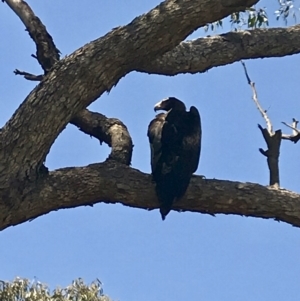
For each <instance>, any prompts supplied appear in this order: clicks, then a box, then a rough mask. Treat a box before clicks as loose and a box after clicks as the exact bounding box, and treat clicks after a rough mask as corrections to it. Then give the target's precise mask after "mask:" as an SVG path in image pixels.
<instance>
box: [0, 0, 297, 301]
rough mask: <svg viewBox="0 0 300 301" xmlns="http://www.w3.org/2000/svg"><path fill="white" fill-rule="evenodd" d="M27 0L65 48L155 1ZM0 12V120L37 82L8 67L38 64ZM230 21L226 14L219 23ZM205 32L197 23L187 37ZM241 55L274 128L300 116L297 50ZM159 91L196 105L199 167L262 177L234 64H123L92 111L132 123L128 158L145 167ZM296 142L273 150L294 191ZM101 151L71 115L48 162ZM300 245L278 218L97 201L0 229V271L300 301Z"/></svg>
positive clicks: (125, 295) (84, 159)
mask: <svg viewBox="0 0 300 301" xmlns="http://www.w3.org/2000/svg"><path fill="white" fill-rule="evenodd" d="M28 2H29V4H30V5H31V6H32V8H33V9H34V11H35V12H36V14H37V15H38V16H39V17H40V18H41V19H42V20H43V22H44V24H46V26H47V29H48V30H49V32H50V33H51V35H52V36H53V38H54V41H55V43H56V45H57V47H58V48H59V49H60V50H61V52H62V55H63V56H64V55H67V54H70V53H71V52H73V51H74V50H76V49H77V48H78V47H80V46H82V45H83V44H85V43H88V42H90V41H91V40H94V39H96V38H98V37H100V36H102V35H103V34H105V33H106V32H108V31H109V30H111V29H112V28H113V27H116V26H119V25H123V24H127V23H128V22H130V21H131V20H132V19H133V18H134V17H136V16H137V15H139V14H142V13H144V12H146V11H148V10H149V9H151V8H152V7H154V6H155V5H156V4H158V3H159V2H158V1H156V0H148V1H138V0H135V1H133V0H131V1H98V0H90V1H88V2H84V1H70V0H66V1H56V2H55V4H54V3H53V1H33V0H32V1H28ZM276 5H277V1H274V0H273V1H265V2H262V3H261V6H266V7H267V9H268V14H269V16H270V17H271V19H274V18H273V11H274V10H275V9H276ZM0 15H1V17H0V28H1V31H0V37H1V44H0V51H1V56H0V66H1V85H0V99H1V110H0V126H2V125H3V124H4V123H5V122H6V121H7V120H8V118H10V116H11V114H12V113H13V112H14V111H15V110H16V109H17V108H18V106H19V105H20V104H21V102H22V101H23V100H24V98H25V97H26V95H27V94H28V93H29V92H30V91H31V90H32V88H33V87H34V86H35V83H32V82H28V81H26V80H24V79H23V78H22V77H17V76H15V75H14V74H13V70H14V69H15V68H18V69H20V70H25V71H28V72H32V73H36V74H39V73H41V69H40V67H39V66H38V64H37V63H36V62H35V60H34V59H32V58H31V57H30V54H32V53H34V52H35V45H34V44H33V42H32V41H31V40H30V38H29V36H28V34H27V32H25V31H24V26H23V24H22V23H21V22H20V21H19V19H18V18H17V17H16V16H15V15H14V14H13V12H12V11H10V10H9V8H8V7H7V5H5V4H3V3H1V5H0ZM271 25H272V26H281V25H283V24H282V22H277V23H276V22H271ZM229 29H230V27H229V26H228V25H226V24H225V25H224V28H223V31H227V30H229ZM221 32H222V31H221V30H219V31H218V33H221ZM204 34H205V33H204V31H203V30H200V31H197V32H196V33H194V34H193V38H196V37H200V36H203V35H204ZM210 34H211V33H210ZM246 64H247V67H248V72H249V74H250V76H251V79H252V80H253V81H255V82H256V87H257V90H258V96H259V99H260V102H261V104H262V105H263V107H264V108H265V109H268V114H269V116H270V118H271V120H272V122H273V125H274V128H275V129H277V128H278V127H282V125H281V123H280V122H281V121H286V122H290V121H291V119H292V117H295V118H298V119H300V103H299V101H300V99H299V78H300V71H299V70H300V69H299V66H300V56H299V55H297V56H292V57H286V58H279V59H263V60H251V61H247V62H246ZM166 96H176V97H178V98H180V99H182V100H183V101H185V103H186V104H187V105H188V106H190V105H196V106H197V107H198V108H199V110H200V112H201V115H202V124H203V147H202V154H201V161H200V166H199V169H198V170H197V172H196V174H201V175H205V176H206V177H207V178H217V179H227V180H234V181H242V182H256V183H260V184H263V185H265V184H267V183H268V169H267V165H266V160H265V158H264V157H263V156H262V155H261V154H260V153H259V152H258V148H259V147H262V148H265V142H264V140H263V138H262V136H261V134H260V132H259V130H258V129H257V123H261V124H262V125H263V126H265V124H264V120H263V119H262V118H261V116H260V114H259V112H258V111H257V109H256V108H255V106H254V104H253V101H252V99H251V96H252V95H251V90H250V87H249V86H248V85H247V82H246V79H245V76H244V73H243V69H242V66H241V65H240V63H235V64H232V65H228V66H225V67H219V68H214V69H212V70H209V71H208V72H206V73H204V74H197V75H179V76H175V77H164V76H156V75H146V74H139V73H131V74H129V75H127V76H126V77H125V78H123V79H122V80H121V81H120V82H119V83H118V85H117V87H115V88H114V89H113V90H112V91H111V93H110V94H109V95H107V94H106V95H103V96H102V97H101V98H100V99H99V100H98V101H96V102H95V103H94V104H92V106H91V107H90V109H92V110H94V111H99V112H101V113H104V114H105V115H107V116H109V117H116V118H120V119H121V120H122V121H123V122H124V123H125V124H126V125H127V126H128V129H129V131H130V133H131V135H132V138H133V141H134V145H135V147H134V153H133V161H132V166H133V167H134V168H137V169H139V170H141V171H143V172H150V163H149V156H150V154H149V146H148V141H147V137H146V132H147V126H148V123H149V122H150V120H151V119H152V118H153V117H154V111H153V105H154V104H155V103H156V102H157V101H159V100H160V99H162V98H164V97H166ZM282 128H283V127H282ZM283 130H284V131H285V132H287V131H288V129H287V128H283ZM299 147H300V145H298V144H296V145H293V144H292V143H290V142H286V141H283V143H282V148H281V157H280V171H281V185H282V187H284V188H286V189H290V190H293V191H296V192H298V193H300V187H299V182H300V173H299V157H300V156H299V151H300V149H299ZM108 152H109V149H108V147H107V146H105V145H102V146H100V145H99V143H98V141H97V140H96V139H92V138H90V137H89V136H87V135H84V134H83V133H81V132H79V131H78V130H77V129H76V128H75V127H74V126H71V125H69V126H68V127H67V128H66V130H65V131H64V132H63V133H62V134H61V135H60V136H59V138H58V139H57V140H56V142H55V144H54V145H53V147H52V149H51V153H50V155H49V156H48V158H47V166H48V167H49V168H50V169H51V170H53V169H56V168H59V167H64V166H83V165H86V164H89V163H94V162H101V161H103V160H104V159H105V158H106V156H107V154H108ZM299 254H300V229H298V228H293V227H292V226H290V225H287V224H284V223H278V222H275V221H271V220H263V219H254V218H246V217H239V216H225V215H217V216H216V217H211V216H208V215H203V214H197V213H177V212H171V213H170V214H169V215H168V217H167V219H166V221H164V222H162V221H161V218H160V214H159V212H158V210H154V211H151V212H147V211H145V210H141V209H133V208H127V207H124V206H122V205H105V204H98V205H96V206H94V207H93V208H77V209H69V210H60V211H58V212H53V213H50V214H47V215H46V216H42V217H39V218H37V219H35V220H34V221H32V222H27V223H24V224H22V225H19V226H16V227H13V228H8V229H6V230H4V231H2V232H0V258H1V268H0V279H2V280H12V279H13V278H14V277H16V276H20V277H27V278H30V279H32V278H33V277H37V278H38V279H39V280H40V281H41V282H45V283H47V284H48V285H50V287H51V288H52V289H54V288H55V287H56V286H58V285H59V286H66V285H68V284H70V283H71V281H72V280H73V279H75V278H77V277H82V278H83V279H84V280H85V281H87V282H90V281H92V280H94V279H96V278H99V279H100V280H101V281H102V282H103V283H104V292H105V293H106V294H108V295H109V296H110V297H112V298H113V299H114V300H120V301H135V300H143V301H153V300H156V301H166V300H172V301H179V300H191V301H198V300H209V301H220V300H222V301H227V300H228V301H240V300H243V301H248V300H249V301H250V300H251V301H253V300H256V301H267V300H286V301H299V283H300V255H299Z"/></svg>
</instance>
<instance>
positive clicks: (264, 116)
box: [241, 61, 273, 135]
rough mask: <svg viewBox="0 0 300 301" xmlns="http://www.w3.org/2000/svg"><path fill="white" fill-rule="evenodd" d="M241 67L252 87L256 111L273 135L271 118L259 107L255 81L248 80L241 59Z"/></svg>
mask: <svg viewBox="0 0 300 301" xmlns="http://www.w3.org/2000/svg"><path fill="white" fill-rule="evenodd" d="M241 63H242V65H243V67H244V71H245V75H246V78H247V81H248V84H249V85H250V87H251V89H252V93H253V94H252V99H253V101H254V103H255V105H256V107H257V109H258V111H259V112H260V114H261V115H262V117H263V118H264V119H265V121H266V124H267V129H268V132H269V134H270V135H273V128H272V124H271V120H270V119H269V117H268V115H267V112H266V111H265V110H263V108H262V107H261V105H260V103H259V101H258V98H257V92H256V89H255V83H254V82H252V81H251V80H250V77H249V75H248V72H247V68H246V65H245V63H244V62H243V61H241Z"/></svg>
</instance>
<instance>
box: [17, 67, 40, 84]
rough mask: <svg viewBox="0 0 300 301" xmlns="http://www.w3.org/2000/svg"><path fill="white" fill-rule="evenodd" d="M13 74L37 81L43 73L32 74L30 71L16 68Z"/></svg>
mask: <svg viewBox="0 0 300 301" xmlns="http://www.w3.org/2000/svg"><path fill="white" fill-rule="evenodd" d="M14 74H15V75H22V76H24V78H25V79H27V80H31V81H38V82H40V81H41V80H42V79H43V77H44V76H43V75H34V74H31V73H28V72H25V71H20V70H18V69H16V70H15V71H14Z"/></svg>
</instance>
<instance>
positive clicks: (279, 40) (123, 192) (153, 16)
mask: <svg viewBox="0 0 300 301" xmlns="http://www.w3.org/2000/svg"><path fill="white" fill-rule="evenodd" d="M5 2H6V3H7V4H8V5H9V6H10V7H11V8H12V9H13V10H14V12H15V13H16V14H17V15H18V16H19V17H20V19H21V20H22V22H23V23H24V24H25V26H26V28H27V30H28V31H29V33H30V36H31V37H32V39H33V41H34V42H35V43H36V45H37V53H36V57H37V60H38V62H39V63H40V65H41V66H42V68H43V70H44V76H43V77H42V81H41V82H40V84H39V85H38V86H37V87H36V88H35V89H34V90H33V91H32V92H31V93H30V94H29V95H28V96H27V97H26V99H25V100H24V101H23V102H22V104H21V105H20V107H19V108H18V109H17V111H16V112H15V113H14V115H13V116H12V117H11V118H10V120H8V122H7V123H6V124H5V126H4V127H3V128H2V129H1V131H0V229H5V228H7V227H9V226H12V225H17V224H20V223H22V222H25V221H28V220H30V219H32V218H35V217H38V216H41V215H43V214H46V213H48V212H50V211H53V210H58V209H61V208H71V207H77V206H82V205H92V204H95V203H98V202H107V203H116V202H120V203H122V204H124V205H127V206H131V207H136V208H144V209H154V208H158V202H157V199H156V196H155V192H154V186H153V184H152V183H151V177H150V176H149V175H146V174H144V173H141V172H140V171H138V170H136V169H133V168H130V167H128V166H127V165H128V164H129V163H130V160H131V152H132V142H131V138H130V136H129V133H128V132H127V129H126V126H125V125H123V124H122V123H121V122H120V121H117V120H115V119H112V118H106V117H105V116H103V115H101V114H98V113H93V112H89V111H87V110H86V107H87V106H88V105H90V104H91V103H92V102H94V101H95V100H96V99H97V98H99V97H100V96H101V95H102V94H103V93H104V92H105V91H110V89H111V88H112V87H113V86H115V85H116V84H117V83H118V81H119V80H120V79H121V78H122V77H123V76H125V75H126V74H128V73H129V72H131V71H134V70H137V71H143V72H148V73H158V74H166V75H171V74H178V73H196V72H203V71H205V70H208V69H209V68H212V67H215V66H220V65H226V64H229V63H233V62H234V61H238V60H240V59H241V58H243V59H250V58H258V57H261V58H262V57H271V56H285V55H290V54H295V53H299V52H300V40H299V31H300V28H299V27H298V26H294V27H290V28H287V29H282V28H278V29H263V30H258V29H257V30H253V31H245V32H239V33H228V34H227V35H221V36H217V37H208V38H205V39H198V40H195V41H192V42H182V41H183V40H184V39H185V38H186V37H187V36H188V35H189V34H191V33H192V32H193V31H194V30H196V29H197V28H199V27H201V26H204V25H205V24H207V23H210V22H214V21H216V20H219V19H222V18H224V17H226V16H228V15H229V14H231V13H233V12H236V11H241V10H244V9H246V8H247V7H251V6H252V5H254V4H255V3H257V2H258V1H257V0H246V1H244V0H243V1H241V0H226V1H224V0H167V1H164V2H162V3H161V4H160V5H158V6H157V7H155V8H154V9H153V10H151V11H149V12H148V13H147V14H144V15H142V16H140V17H137V18H135V19H134V20H133V21H132V22H131V23H130V24H128V25H126V26H120V27H118V28H115V29H113V30H112V31H111V32H109V33H108V34H106V35H105V36H104V37H101V38H99V39H97V40H95V41H93V42H90V43H88V44H86V45H84V46H83V47H81V48H79V49H78V50H76V51H75V52H74V53H72V54H70V55H69V56H67V57H66V58H64V59H62V60H59V51H58V50H57V48H56V46H55V45H54V43H53V40H52V37H51V36H50V35H49V34H48V32H47V31H46V28H45V27H44V25H43V24H42V23H41V21H40V20H39V19H36V18H37V17H35V16H34V14H33V12H32V11H31V9H28V7H27V8H26V7H25V8H24V7H23V6H26V5H27V4H26V2H25V1H20V0H18V1H14V0H6V1H5ZM27 6H28V5H27ZM37 27H38V28H37ZM38 30H40V31H38ZM37 32H38V34H37ZM40 35H42V37H41V36H40ZM157 41H159V43H157ZM69 122H71V123H73V124H74V125H76V126H78V127H79V128H80V129H81V130H82V131H84V132H85V133H86V134H90V135H93V136H94V137H96V138H98V139H99V140H100V141H104V142H106V143H108V144H109V145H111V147H112V153H111V155H110V158H109V159H108V160H107V161H106V162H104V163H101V164H100V163H98V164H93V165H89V166H86V167H81V168H74V167H70V168H64V169H59V170H56V171H51V172H48V170H47V168H45V167H44V165H43V162H44V161H45V159H46V156H47V154H48V152H49V150H50V147H51V146H52V144H53V143H54V141H55V139H56V138H57V136H58V135H59V134H60V133H61V132H62V131H63V129H64V128H65V126H66V125H67V124H68V123H69ZM174 209H175V210H178V211H187V210H189V211H195V212H201V213H210V214H215V213H224V214H239V215H247V216H256V217H262V218H274V219H277V220H281V221H285V222H287V223H290V224H292V225H295V226H300V196H299V195H297V194H295V193H293V192H288V191H284V190H274V189H270V188H266V187H262V186H260V185H257V184H248V183H246V184H242V183H236V182H229V181H217V180H203V179H201V178H200V177H195V178H193V180H192V183H191V185H190V187H189V189H188V193H187V195H186V196H185V198H184V199H183V200H181V201H180V203H178V204H176V206H175V207H174Z"/></svg>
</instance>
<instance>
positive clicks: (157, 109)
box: [154, 98, 168, 112]
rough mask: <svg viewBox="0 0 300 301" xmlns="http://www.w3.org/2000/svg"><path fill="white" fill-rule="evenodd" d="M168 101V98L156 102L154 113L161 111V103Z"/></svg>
mask: <svg viewBox="0 0 300 301" xmlns="http://www.w3.org/2000/svg"><path fill="white" fill-rule="evenodd" d="M166 100H168V98H165V99H163V100H161V101H160V102H158V103H157V104H156V105H155V106H154V112H156V111H159V110H163V109H164V108H163V102H164V101H166Z"/></svg>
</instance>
